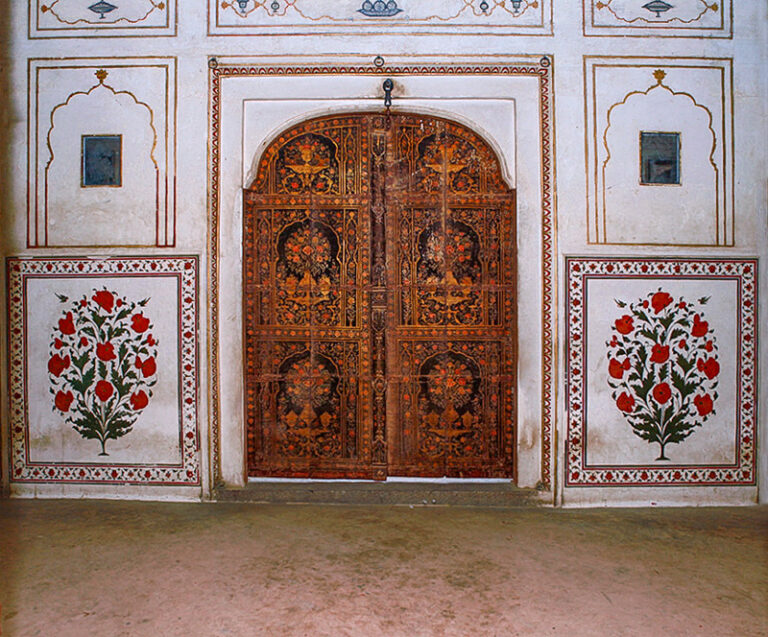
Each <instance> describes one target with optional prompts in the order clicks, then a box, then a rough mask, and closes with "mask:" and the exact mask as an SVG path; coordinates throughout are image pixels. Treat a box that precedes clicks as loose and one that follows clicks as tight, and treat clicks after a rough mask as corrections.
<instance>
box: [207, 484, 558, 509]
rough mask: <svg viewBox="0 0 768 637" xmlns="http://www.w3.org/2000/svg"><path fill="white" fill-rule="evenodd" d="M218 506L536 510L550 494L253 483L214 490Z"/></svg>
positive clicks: (465, 487) (490, 488)
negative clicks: (238, 504)
mask: <svg viewBox="0 0 768 637" xmlns="http://www.w3.org/2000/svg"><path fill="white" fill-rule="evenodd" d="M214 497H215V499H216V500H218V501H220V502H261V503H272V504H278V503H280V504H388V505H412V506H417V505H418V506H433V505H434V506H446V505H450V506H478V507H504V508H511V507H537V506H542V505H546V504H550V503H551V494H549V493H547V492H540V491H537V490H536V489H521V488H519V487H517V486H515V485H514V484H512V483H511V482H428V481H423V482H422V481H407V482H400V481H398V482H389V481H388V482H346V481H333V480H331V481H317V482H310V481H296V482H292V481H268V480H265V481H261V480H259V481H254V482H249V483H248V484H247V485H246V486H245V487H242V488H235V487H219V488H218V489H216V491H215V494H214Z"/></svg>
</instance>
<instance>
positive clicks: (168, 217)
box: [27, 58, 178, 248]
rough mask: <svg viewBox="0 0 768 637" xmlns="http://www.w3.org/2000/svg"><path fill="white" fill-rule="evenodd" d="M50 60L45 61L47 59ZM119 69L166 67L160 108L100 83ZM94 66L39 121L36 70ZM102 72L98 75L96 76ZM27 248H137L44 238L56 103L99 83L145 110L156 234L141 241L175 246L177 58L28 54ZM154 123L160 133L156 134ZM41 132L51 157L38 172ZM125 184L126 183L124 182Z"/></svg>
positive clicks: (85, 93)
mask: <svg viewBox="0 0 768 637" xmlns="http://www.w3.org/2000/svg"><path fill="white" fill-rule="evenodd" d="M49 62H50V63H51V64H50V65H47V64H46V63H49ZM124 68H153V69H157V68H159V69H162V70H163V71H164V72H165V100H164V103H165V113H164V116H162V114H161V115H160V116H156V114H155V113H154V112H153V111H152V108H151V107H150V106H149V105H148V104H147V103H146V102H144V101H142V100H140V99H139V98H138V97H137V96H136V95H135V94H134V93H132V92H131V91H127V90H115V88H113V87H112V86H110V85H109V83H105V79H106V78H107V77H108V75H109V72H110V71H112V70H113V69H114V70H120V69H124ZM70 69H77V70H81V69H84V70H93V72H94V73H93V75H94V82H93V83H92V84H91V85H90V86H88V87H87V88H85V87H83V88H82V89H78V90H76V91H72V92H69V94H68V95H67V97H66V98H65V99H64V100H62V101H61V102H60V103H58V104H57V105H56V106H55V107H54V108H53V109H52V110H51V112H50V113H49V114H48V119H49V122H48V123H47V124H46V123H43V121H42V117H44V116H42V117H41V113H40V112H39V111H40V106H39V102H40V89H39V84H40V73H41V71H48V70H70ZM100 74H103V75H100ZM27 76H28V78H27V79H28V91H29V94H28V96H27V113H28V126H27V153H28V157H27V171H28V181H27V247H28V248H50V247H66V248H84V247H119V246H121V245H122V247H136V246H134V245H125V244H114V243H110V244H102V245H94V246H91V245H70V244H66V245H53V244H51V243H49V242H48V171H49V168H50V165H51V163H52V162H53V157H54V151H53V149H52V148H51V144H50V135H51V132H52V131H53V129H54V120H53V118H54V114H55V113H56V111H57V110H58V109H59V108H63V107H65V106H67V105H68V104H69V102H70V100H72V98H74V97H75V96H81V95H86V96H87V95H89V94H90V93H91V92H92V91H94V90H96V89H97V88H100V87H103V88H105V89H106V90H109V91H111V92H112V94H113V95H115V96H117V95H127V96H129V97H130V98H131V99H133V100H134V102H135V103H136V104H137V105H138V106H140V107H143V108H146V109H147V111H148V113H149V118H150V123H149V126H150V128H151V129H152V132H153V134H154V136H155V138H154V140H153V144H152V148H151V151H150V159H151V160H152V163H153V164H154V166H155V196H154V200H155V233H154V235H155V236H154V239H153V240H152V239H150V240H149V241H147V242H145V243H141V244H140V245H141V246H155V247H158V248H172V247H174V246H175V245H176V110H177V92H178V86H177V71H176V58H56V59H54V58H30V59H29V61H28V68H27ZM158 128H159V129H160V130H162V131H163V133H164V134H162V135H159V134H158ZM43 134H45V135H46V136H47V141H46V146H47V150H48V152H49V154H50V158H49V160H48V162H47V164H46V166H45V168H44V172H43V175H42V176H41V175H40V170H39V168H40V166H39V162H40V161H41V158H40V157H39V155H38V150H39V144H40V143H41V141H40V140H41V139H42V136H43ZM158 146H160V148H163V149H164V153H163V154H164V162H163V163H161V164H160V165H158V162H157V160H156V158H155V153H156V150H157V148H158ZM41 182H42V183H41ZM124 187H126V188H127V187H128V186H124ZM39 190H42V193H41V192H38V191H39Z"/></svg>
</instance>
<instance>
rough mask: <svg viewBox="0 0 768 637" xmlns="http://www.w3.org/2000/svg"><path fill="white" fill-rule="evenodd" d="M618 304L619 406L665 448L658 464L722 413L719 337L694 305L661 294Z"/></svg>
mask: <svg viewBox="0 0 768 637" xmlns="http://www.w3.org/2000/svg"><path fill="white" fill-rule="evenodd" d="M708 300H709V297H703V298H701V299H699V301H698V304H699V305H704V304H705V303H706V302H707V301H708ZM617 305H618V306H619V307H620V308H622V312H623V313H622V315H621V316H620V317H618V318H617V319H616V320H615V321H614V323H613V325H612V327H611V331H612V332H613V334H612V338H611V340H610V341H608V342H607V343H606V347H607V350H608V351H607V354H606V358H607V360H608V384H609V385H610V387H611V389H612V390H613V393H612V396H613V400H614V402H615V403H616V407H617V408H618V409H619V411H621V412H622V414H623V415H624V417H625V418H626V420H627V422H628V423H629V425H630V427H632V431H633V432H634V434H635V435H636V436H638V437H639V438H641V439H642V440H646V441H647V442H648V443H650V444H658V445H659V457H658V458H657V460H669V458H668V457H667V456H666V455H665V454H666V448H667V445H669V444H677V443H680V442H682V441H683V440H685V439H686V438H688V436H690V435H691V434H692V433H693V432H694V431H695V430H696V428H697V427H701V425H702V424H703V423H704V422H706V420H707V419H708V418H709V417H710V416H712V415H713V414H715V409H714V405H715V401H716V400H717V384H718V376H719V374H720V363H719V361H718V351H717V342H716V340H715V336H714V330H713V329H712V328H711V327H710V326H709V323H708V322H707V321H706V320H704V319H705V318H706V317H705V316H704V313H703V312H702V311H701V310H700V309H697V308H696V306H695V305H694V304H693V303H689V302H687V301H686V300H685V299H684V298H682V297H681V298H679V299H675V298H673V297H672V295H671V294H669V293H668V292H665V291H663V290H662V289H661V288H659V289H658V290H657V291H656V292H651V293H649V294H648V295H646V297H645V298H641V299H639V300H638V301H636V302H634V303H629V302H623V304H619V302H618V301H617Z"/></svg>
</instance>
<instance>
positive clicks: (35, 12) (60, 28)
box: [28, 0, 178, 40]
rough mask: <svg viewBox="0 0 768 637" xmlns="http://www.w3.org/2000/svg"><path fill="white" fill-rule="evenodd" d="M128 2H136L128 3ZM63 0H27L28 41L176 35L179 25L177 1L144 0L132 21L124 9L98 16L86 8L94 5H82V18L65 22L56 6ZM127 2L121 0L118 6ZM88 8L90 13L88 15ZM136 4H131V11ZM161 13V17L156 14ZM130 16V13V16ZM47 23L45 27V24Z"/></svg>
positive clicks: (110, 10) (105, 12)
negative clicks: (162, 14) (132, 5)
mask: <svg viewBox="0 0 768 637" xmlns="http://www.w3.org/2000/svg"><path fill="white" fill-rule="evenodd" d="M127 1H128V2H131V1H133V2H134V3H135V1H136V0H127ZM60 3H63V0H29V9H28V20H29V23H28V24H29V34H28V35H29V38H30V39H31V40H50V39H55V38H130V37H144V38H146V37H158V36H166V37H167V36H175V35H176V29H177V24H178V6H177V4H176V0H143V5H144V6H141V7H138V8H139V11H138V13H137V14H136V17H134V18H131V17H129V16H128V15H126V14H125V12H124V7H122V8H121V7H120V6H117V5H116V4H111V3H99V4H107V5H109V6H111V7H112V8H108V7H105V8H104V10H103V13H101V15H99V10H98V8H97V9H95V10H94V9H90V7H89V6H88V5H91V6H93V4H95V3H93V4H92V3H90V2H83V3H81V4H82V5H84V6H83V10H84V11H85V13H84V14H83V16H84V17H81V18H77V19H68V18H66V17H64V16H61V15H60V14H59V8H58V7H57V5H59V4H60ZM124 3H126V0H121V2H120V3H119V4H124ZM88 9H90V12H91V13H90V14H89V15H86V14H87V13H88V11H87V10H88ZM135 9H136V5H135V4H134V10H135ZM163 12H164V18H163V17H162V16H160V19H159V20H158V19H157V17H158V14H161V13H163ZM129 15H130V13H129ZM46 21H47V22H48V24H47V25H46V24H45V22H46ZM147 22H154V23H153V24H146V23H147Z"/></svg>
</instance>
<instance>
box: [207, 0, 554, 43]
mask: <svg viewBox="0 0 768 637" xmlns="http://www.w3.org/2000/svg"><path fill="white" fill-rule="evenodd" d="M209 3H210V4H209V33H210V34H211V35H244V34H254V35H269V34H275V33H283V34H292V33H297V34H298V33H315V32H318V30H322V32H323V33H329V32H332V33H340V32H345V31H348V30H354V31H355V32H357V33H370V34H376V33H383V32H386V33H412V32H424V33H435V34H439V33H455V32H456V29H461V30H462V31H464V32H465V33H467V34H472V33H475V34H482V33H503V34H506V35H513V34H528V35H551V33H552V4H551V0H443V1H439V2H438V0H209Z"/></svg>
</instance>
